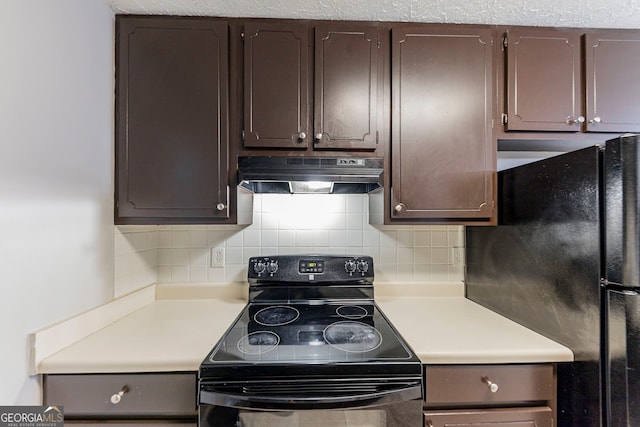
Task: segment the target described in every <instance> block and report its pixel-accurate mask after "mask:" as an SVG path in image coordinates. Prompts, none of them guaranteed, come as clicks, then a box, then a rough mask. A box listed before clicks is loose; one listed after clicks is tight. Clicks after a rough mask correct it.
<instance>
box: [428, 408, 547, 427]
mask: <svg viewBox="0 0 640 427" xmlns="http://www.w3.org/2000/svg"><path fill="white" fill-rule="evenodd" d="M553 424H554V422H553V416H552V411H551V408H549V407H548V406H544V407H533V408H509V409H470V410H466V411H454V410H452V411H425V413H424V425H425V427H453V426H459V427H462V426H467V427H473V426H478V427H481V426H482V427H553Z"/></svg>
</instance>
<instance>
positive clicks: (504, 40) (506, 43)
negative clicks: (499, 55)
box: [502, 34, 509, 50]
mask: <svg viewBox="0 0 640 427" xmlns="http://www.w3.org/2000/svg"><path fill="white" fill-rule="evenodd" d="M508 46H509V37H508V36H507V35H506V34H505V35H504V37H502V50H505V49H506V48H507V47H508Z"/></svg>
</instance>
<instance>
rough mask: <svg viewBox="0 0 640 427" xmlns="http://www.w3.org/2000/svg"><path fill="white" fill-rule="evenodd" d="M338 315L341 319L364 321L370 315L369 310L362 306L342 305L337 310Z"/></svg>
mask: <svg viewBox="0 0 640 427" xmlns="http://www.w3.org/2000/svg"><path fill="white" fill-rule="evenodd" d="M336 313H337V314H338V316H340V317H344V318H345V319H351V320H356V319H362V318H363V317H366V316H367V314H369V312H368V311H367V309H366V308H364V307H362V306H360V305H341V306H340V307H338V308H337V309H336Z"/></svg>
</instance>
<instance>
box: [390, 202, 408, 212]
mask: <svg viewBox="0 0 640 427" xmlns="http://www.w3.org/2000/svg"><path fill="white" fill-rule="evenodd" d="M405 209H407V205H405V204H404V203H398V204H397V205H396V207H395V208H393V210H394V211H396V213H400V212H402V211H403V210H405Z"/></svg>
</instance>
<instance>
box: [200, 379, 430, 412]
mask: <svg viewBox="0 0 640 427" xmlns="http://www.w3.org/2000/svg"><path fill="white" fill-rule="evenodd" d="M416 399H422V385H421V384H415V385H411V386H408V387H403V388H396V389H391V390H384V391H376V392H371V393H353V394H339V395H334V396H331V395H325V394H323V395H321V396H297V395H296V396H286V395H283V396H273V395H268V396H264V395H251V394H236V393H226V392H224V391H205V390H200V404H205V405H217V406H225V407H233V408H241V409H269V410H299V409H345V408H362V407H371V406H378V405H387V404H391V403H397V402H405V401H409V400H416Z"/></svg>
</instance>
